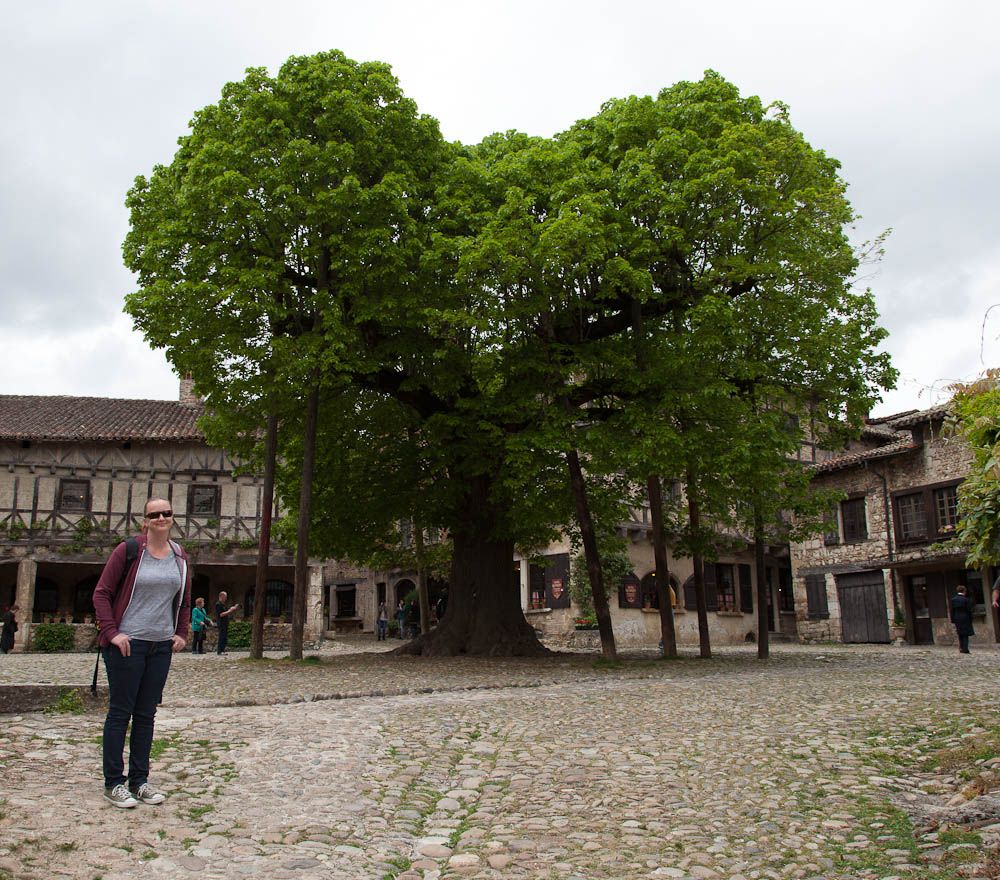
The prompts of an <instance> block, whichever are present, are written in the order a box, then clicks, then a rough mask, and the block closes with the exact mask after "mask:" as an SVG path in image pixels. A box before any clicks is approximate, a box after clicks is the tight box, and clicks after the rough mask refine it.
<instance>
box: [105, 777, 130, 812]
mask: <svg viewBox="0 0 1000 880" xmlns="http://www.w3.org/2000/svg"><path fill="white" fill-rule="evenodd" d="M104 800H106V801H110V802H111V803H113V804H114V805H115V806H116V807H121V808H122V809H123V810H127V809H131V808H132V807H135V806H137V805H138V804H139V802H138V801H137V800H136V799H135V798H134V797H132V794H131V792H129V790H128V789H127V788H126V787H125V786H124V785H122V784H121V783H119V784H118V785H116V786H115V787H114V788H106V789H104Z"/></svg>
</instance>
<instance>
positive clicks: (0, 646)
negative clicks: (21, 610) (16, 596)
mask: <svg viewBox="0 0 1000 880" xmlns="http://www.w3.org/2000/svg"><path fill="white" fill-rule="evenodd" d="M16 632H17V606H16V605H12V606H11V607H10V608H8V609H7V610H6V611H5V612H4V615H3V629H2V630H0V651H2V652H3V653H4V654H6V653H7V652H8V651H9V650H11V648H13V647H14V633H16Z"/></svg>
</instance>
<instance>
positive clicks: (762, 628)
mask: <svg viewBox="0 0 1000 880" xmlns="http://www.w3.org/2000/svg"><path fill="white" fill-rule="evenodd" d="M753 561H754V566H755V567H756V569H757V657H758V658H759V659H761V660H766V659H767V658H768V657H769V656H770V654H771V646H770V637H769V635H768V631H767V599H768V596H767V592H768V590H767V572H766V571H765V567H764V521H763V519H762V518H761V515H760V512H759V510H758V509H757V508H756V507H755V508H754V512H753Z"/></svg>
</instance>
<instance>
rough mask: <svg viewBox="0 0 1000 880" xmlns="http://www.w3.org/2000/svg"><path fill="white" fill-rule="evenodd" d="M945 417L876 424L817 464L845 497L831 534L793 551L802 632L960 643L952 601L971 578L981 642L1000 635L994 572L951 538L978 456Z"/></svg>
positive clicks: (929, 413) (916, 415) (920, 415)
mask: <svg viewBox="0 0 1000 880" xmlns="http://www.w3.org/2000/svg"><path fill="white" fill-rule="evenodd" d="M946 414H947V405H943V406H938V407H934V408H932V409H928V410H924V411H920V412H917V411H913V412H908V413H903V414H900V415H897V416H892V417H887V418H884V419H877V420H872V421H870V422H869V424H868V426H867V428H866V429H865V431H864V433H863V435H862V437H861V439H860V440H859V441H854V442H853V443H852V444H851V445H850V446H849V447H848V448H847V449H846V450H844V451H843V452H842V453H841V454H839V455H836V456H835V457H833V458H830V459H828V460H826V461H822V462H818V463H816V464H814V465H810V467H811V468H812V470H813V472H814V477H813V485H814V486H816V487H817V488H827V489H835V490H839V491H840V492H842V493H844V495H845V496H846V497H845V498H844V500H842V501H840V502H839V503H838V504H837V505H836V507H835V509H833V510H831V511H830V516H829V519H828V528H827V530H826V532H825V534H824V535H821V536H818V537H816V538H813V539H811V540H809V541H805V542H803V543H801V544H796V545H794V546H793V547H792V548H791V554H792V564H793V568H794V571H795V578H794V591H795V604H796V611H797V625H798V632H799V635H800V637H802V638H806V639H818V640H833V641H844V642H889V641H890V640H892V639H893V638H895V637H897V636H899V637H904V636H905V638H906V640H907V641H908V642H910V643H911V644H956V642H957V639H956V636H955V633H954V628H953V626H952V625H951V622H950V620H949V604H948V603H949V600H950V598H951V596H953V595H954V594H955V588H956V587H957V586H958V585H959V584H964V585H965V586H966V587H967V590H968V595H969V597H970V598H971V599H972V600H973V602H974V603H975V605H976V617H975V628H976V637H975V639H974V640H973V641H974V642H975V641H978V642H980V643H983V642H995V641H997V633H998V631H1000V630H998V626H997V620H996V615H995V612H994V611H993V609H992V606H991V604H990V602H989V594H990V590H989V586H990V584H991V583H992V577H993V575H994V573H993V572H992V571H985V572H979V571H973V570H970V569H967V568H966V567H965V561H964V560H965V555H964V553H962V552H961V551H960V550H959V549H957V548H955V547H953V546H949V543H948V540H949V538H950V537H951V536H952V535H953V534H954V530H955V526H956V525H957V523H958V512H957V500H956V488H957V486H958V485H959V483H961V481H962V479H963V478H964V477H965V475H966V474H967V473H968V471H969V466H970V464H971V461H972V455H971V453H970V451H969V449H968V448H967V447H966V446H965V445H964V443H963V442H962V441H961V439H960V438H958V437H955V436H949V435H948V434H947V432H945V431H943V430H942V426H943V422H944V419H945V416H946Z"/></svg>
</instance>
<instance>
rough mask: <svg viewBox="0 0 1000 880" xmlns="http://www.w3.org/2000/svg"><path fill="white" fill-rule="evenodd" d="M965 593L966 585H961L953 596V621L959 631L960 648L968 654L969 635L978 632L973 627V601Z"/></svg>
mask: <svg viewBox="0 0 1000 880" xmlns="http://www.w3.org/2000/svg"><path fill="white" fill-rule="evenodd" d="M965 593H966V591H965V587H964V586H961V585H960V586H959V587H958V592H957V593H955V595H954V596H952V597H951V622H952V623H953V624H955V632H956V633H958V650H959V651H961V652H962V653H963V654H968V653H969V636H974V635H975V634H976V633H975V630H973V628H972V602H971V600H970V599H969V597H968V596H967V595H966V594H965Z"/></svg>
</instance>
